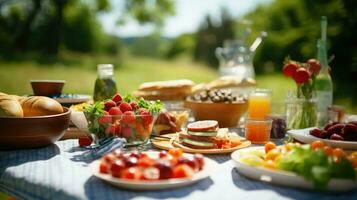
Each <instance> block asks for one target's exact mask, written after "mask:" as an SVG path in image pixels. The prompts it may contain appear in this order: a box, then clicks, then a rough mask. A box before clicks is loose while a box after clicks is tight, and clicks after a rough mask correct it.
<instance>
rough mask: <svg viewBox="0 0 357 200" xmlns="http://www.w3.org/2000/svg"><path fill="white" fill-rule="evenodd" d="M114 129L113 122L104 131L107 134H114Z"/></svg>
mask: <svg viewBox="0 0 357 200" xmlns="http://www.w3.org/2000/svg"><path fill="white" fill-rule="evenodd" d="M115 129H116V126H115V124H111V125H110V126H108V127H107V128H106V129H105V133H106V134H107V135H115Z"/></svg>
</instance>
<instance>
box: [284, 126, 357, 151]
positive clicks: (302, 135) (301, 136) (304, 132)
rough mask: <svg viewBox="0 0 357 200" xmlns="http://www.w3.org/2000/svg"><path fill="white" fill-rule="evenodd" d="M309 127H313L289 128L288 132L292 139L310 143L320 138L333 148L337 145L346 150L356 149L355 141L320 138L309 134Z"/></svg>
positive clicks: (356, 143)
mask: <svg viewBox="0 0 357 200" xmlns="http://www.w3.org/2000/svg"><path fill="white" fill-rule="evenodd" d="M311 129H313V128H306V129H296V130H289V131H288V134H289V135H291V137H293V138H294V139H296V140H298V141H300V142H303V143H307V144H310V143H312V142H314V141H316V140H321V141H324V142H325V143H326V144H328V145H329V146H331V147H335V148H336V147H339V148H342V149H348V150H357V142H352V141H339V140H328V139H321V138H318V137H315V136H313V135H310V130H311Z"/></svg>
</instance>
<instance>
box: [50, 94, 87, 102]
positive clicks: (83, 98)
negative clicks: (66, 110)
mask: <svg viewBox="0 0 357 200" xmlns="http://www.w3.org/2000/svg"><path fill="white" fill-rule="evenodd" d="M54 99H55V100H56V101H58V102H59V103H61V104H77V103H84V102H87V101H89V100H91V99H92V97H91V96H90V95H84V94H69V95H64V96H63V97H57V98H54Z"/></svg>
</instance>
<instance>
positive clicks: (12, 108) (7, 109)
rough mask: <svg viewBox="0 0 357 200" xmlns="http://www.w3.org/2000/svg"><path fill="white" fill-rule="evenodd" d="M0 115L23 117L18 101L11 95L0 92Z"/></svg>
mask: <svg viewBox="0 0 357 200" xmlns="http://www.w3.org/2000/svg"><path fill="white" fill-rule="evenodd" d="M0 116H1V117H23V116H24V114H23V110H22V108H21V105H20V103H19V102H18V101H17V99H16V98H15V97H14V96H13V95H7V94H5V93H1V92H0Z"/></svg>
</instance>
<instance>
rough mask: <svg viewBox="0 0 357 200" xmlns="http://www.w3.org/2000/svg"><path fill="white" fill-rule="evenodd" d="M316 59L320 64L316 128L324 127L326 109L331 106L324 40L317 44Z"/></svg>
mask: <svg viewBox="0 0 357 200" xmlns="http://www.w3.org/2000/svg"><path fill="white" fill-rule="evenodd" d="M317 49H318V53H317V59H318V61H319V62H320V66H321V70H320V72H319V74H318V75H317V76H316V81H315V89H316V94H317V101H318V102H319V103H318V104H317V110H318V126H319V127H322V126H324V125H325V124H326V123H327V121H328V108H329V107H330V106H331V105H332V94H333V85H332V79H331V76H330V73H329V69H328V68H329V66H328V60H327V48H326V40H322V39H320V40H318V42H317Z"/></svg>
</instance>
